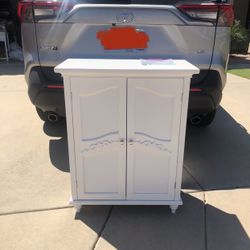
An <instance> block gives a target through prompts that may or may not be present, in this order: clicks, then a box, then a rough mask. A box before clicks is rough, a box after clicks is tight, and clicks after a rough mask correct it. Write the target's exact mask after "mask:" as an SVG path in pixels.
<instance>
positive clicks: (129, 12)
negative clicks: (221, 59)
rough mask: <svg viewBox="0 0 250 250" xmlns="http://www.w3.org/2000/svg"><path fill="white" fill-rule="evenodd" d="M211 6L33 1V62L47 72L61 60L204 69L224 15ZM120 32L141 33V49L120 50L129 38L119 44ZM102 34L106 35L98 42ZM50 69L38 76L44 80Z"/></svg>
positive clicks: (152, 0)
mask: <svg viewBox="0 0 250 250" xmlns="http://www.w3.org/2000/svg"><path fill="white" fill-rule="evenodd" d="M212 2H213V1H179V0H162V1H158V0H146V1H143V0H135V1H127V0H103V1H102V0H93V1H91V0H87V1H85V0H72V1H71V0H55V1H44V0H33V3H32V7H33V18H34V23H35V28H36V38H37V50H38V56H39V63H40V65H41V66H43V67H44V69H51V70H52V69H53V67H54V66H56V65H57V64H59V63H61V62H62V61H63V60H65V59H67V58H130V59H131V58H144V59H145V58H163V59H167V58H171V59H186V60H188V61H189V62H191V63H193V64H195V65H197V66H198V67H199V68H200V69H208V68H209V67H210V63H211V58H212V54H213V47H214V38H215V34H216V25H217V21H218V20H219V21H220V22H223V15H222V14H224V13H220V5H218V4H215V3H212ZM221 16H222V18H220V17H221ZM221 20H222V21H221ZM121 28H129V29H130V31H132V32H134V33H136V34H137V35H138V34H143V36H144V38H145V37H146V39H144V45H143V46H142V45H138V44H133V43H132V45H131V46H128V45H127V47H126V44H128V43H129V42H127V43H125V45H123V47H122V45H121V44H119V43H121V40H123V41H124V40H127V41H131V39H132V40H133V39H135V37H133V36H132V37H131V36H130V35H129V34H128V33H124V34H123V35H122V37H120V42H119V41H118V40H119V36H121V32H123V30H126V29H121ZM111 31H112V32H111ZM113 31H115V32H113ZM118 31H119V32H118ZM104 33H106V35H107V34H109V35H108V36H106V38H105V39H104V40H103V37H105V36H103V37H101V36H100V34H104ZM115 33H116V34H115ZM110 41H111V47H110ZM117 41H118V42H117ZM105 42H106V44H105ZM107 43H109V45H107ZM112 46H113V47H112ZM117 46H118V47H117ZM119 46H120V47H119ZM51 70H45V71H44V72H45V74H47V75H48V77H51Z"/></svg>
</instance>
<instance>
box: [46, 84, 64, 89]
mask: <svg viewBox="0 0 250 250" xmlns="http://www.w3.org/2000/svg"><path fill="white" fill-rule="evenodd" d="M47 88H48V89H63V88H64V86H63V85H47Z"/></svg>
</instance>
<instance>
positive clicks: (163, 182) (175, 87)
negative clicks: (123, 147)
mask: <svg viewBox="0 0 250 250" xmlns="http://www.w3.org/2000/svg"><path fill="white" fill-rule="evenodd" d="M183 84H184V80H183V79H182V78H180V79H128V97H127V98H128V99H127V139H128V144H127V199H128V200H172V199H174V189H175V188H174V186H175V178H176V167H177V156H178V140H179V131H180V119H181V108H182V105H181V104H182V92H183Z"/></svg>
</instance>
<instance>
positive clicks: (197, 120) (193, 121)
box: [190, 115, 202, 125]
mask: <svg viewBox="0 0 250 250" xmlns="http://www.w3.org/2000/svg"><path fill="white" fill-rule="evenodd" d="M190 122H191V124H192V125H199V124H201V122H202V117H201V116H200V115H194V116H192V117H191V118H190Z"/></svg>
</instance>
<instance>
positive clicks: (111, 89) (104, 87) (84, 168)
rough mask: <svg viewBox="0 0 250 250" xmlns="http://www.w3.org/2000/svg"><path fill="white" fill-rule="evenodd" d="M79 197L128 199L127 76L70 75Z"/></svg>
mask: <svg viewBox="0 0 250 250" xmlns="http://www.w3.org/2000/svg"><path fill="white" fill-rule="evenodd" d="M71 92H72V102H73V106H72V116H73V126H74V141H75V162H76V179H77V196H78V199H125V176H126V174H125V171H126V166H125V164H126V143H125V137H126V79H120V78H119V79H115V78H112V79H111V78H77V77H74V78H71Z"/></svg>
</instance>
